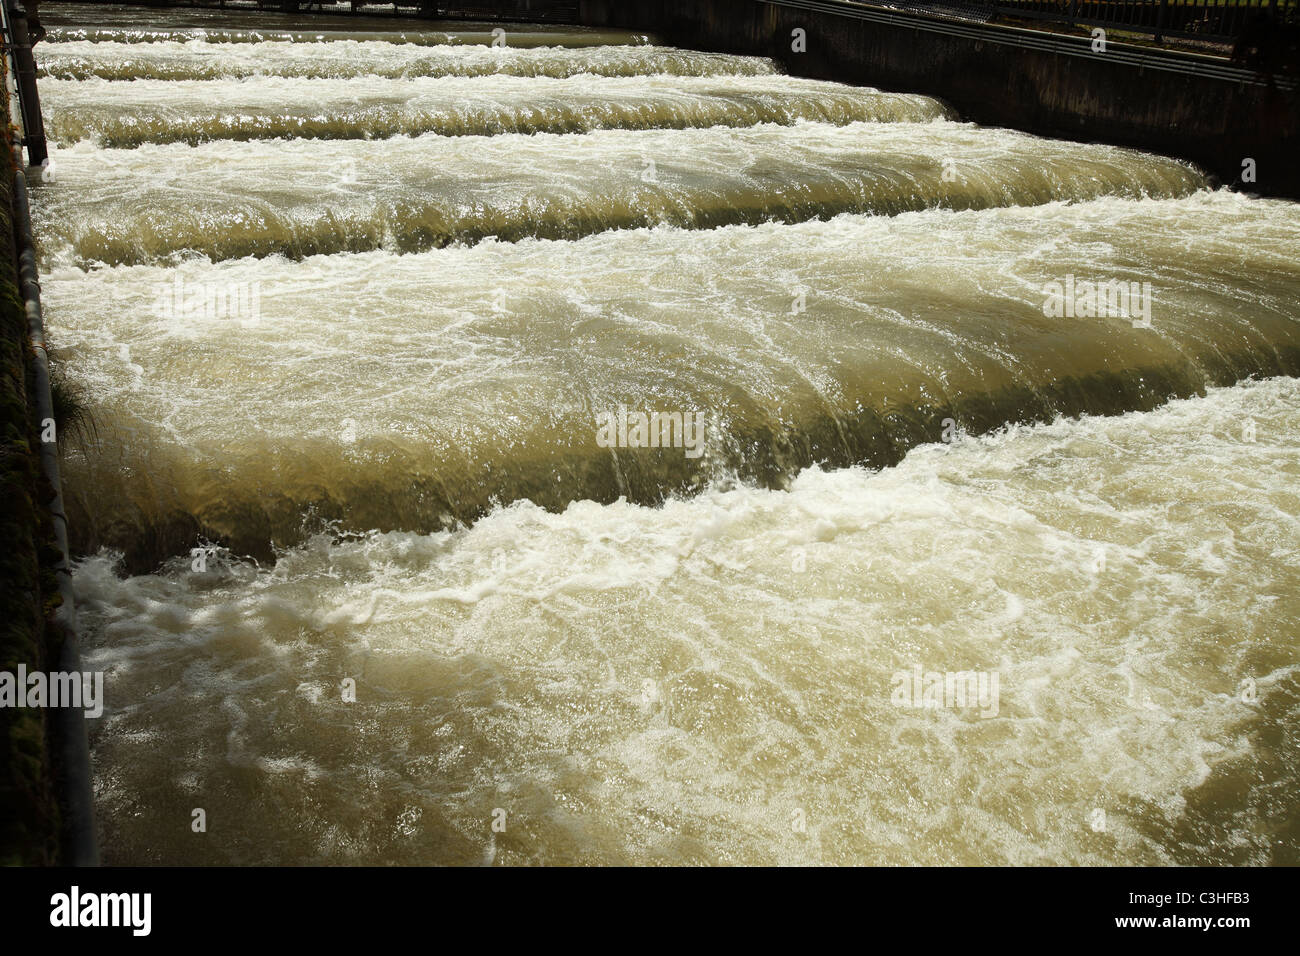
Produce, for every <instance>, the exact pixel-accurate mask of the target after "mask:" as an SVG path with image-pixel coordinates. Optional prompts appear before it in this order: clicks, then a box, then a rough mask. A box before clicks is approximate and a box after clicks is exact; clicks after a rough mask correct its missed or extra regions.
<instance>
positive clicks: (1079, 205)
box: [35, 9, 1300, 864]
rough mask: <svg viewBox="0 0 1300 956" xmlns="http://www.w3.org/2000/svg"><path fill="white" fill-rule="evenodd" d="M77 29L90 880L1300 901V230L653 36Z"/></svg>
mask: <svg viewBox="0 0 1300 956" xmlns="http://www.w3.org/2000/svg"><path fill="white" fill-rule="evenodd" d="M73 16H74V20H75V22H71V23H64V24H59V23H55V24H53V26H54V29H53V30H52V31H51V36H52V40H53V42H49V43H47V44H43V45H42V48H39V50H38V52H40V53H41V60H42V62H41V69H42V73H43V79H42V80H41V83H42V93H43V98H44V103H43V105H44V107H45V110H46V116H47V129H48V131H49V133H50V135H51V138H52V139H53V141H54V146H55V149H54V163H53V168H52V169H51V170H50V171H48V173H47V177H46V178H47V179H48V180H49V181H48V182H45V183H42V184H41V185H40V187H39V189H37V190H36V206H37V208H36V210H35V218H36V230H37V233H38V237H39V242H40V246H41V256H42V262H43V269H44V275H43V278H42V285H43V290H44V301H45V306H46V313H47V321H48V324H49V326H50V331H51V337H52V339H53V341H54V344H55V346H56V348H57V350H58V359H59V362H58V364H59V366H60V368H61V369H62V370H63V372H64V374H65V375H66V376H67V377H68V378H69V379H70V380H71V382H72V383H73V385H74V386H75V387H77V388H79V389H80V390H81V391H82V393H83V395H84V396H85V398H86V401H87V404H88V406H89V408H90V412H91V416H92V421H93V427H88V428H86V429H83V431H82V433H81V434H78V435H73V436H70V437H65V439H64V442H63V446H64V471H65V482H66V486H67V487H66V494H67V499H68V505H69V509H70V517H71V521H72V528H73V532H74V537H75V538H76V545H77V547H78V549H79V550H80V551H81V552H82V553H83V554H85V555H86V558H85V559H84V560H83V562H82V563H81V565H80V568H79V571H78V573H77V575H76V586H77V592H78V601H79V609H80V614H81V625H82V628H83V631H84V632H85V634H86V639H87V642H88V644H89V645H90V648H91V650H90V652H89V656H90V661H91V663H92V664H93V665H94V666H95V667H97V668H102V669H104V670H105V671H106V672H107V675H108V677H107V688H108V707H107V710H106V713H105V716H104V717H103V718H102V719H101V720H100V721H99V722H98V723H97V725H95V730H94V732H93V741H92V742H93V756H94V761H95V769H96V777H97V785H96V788H97V801H98V813H99V824H100V829H101V837H102V841H103V854H104V856H105V858H106V859H107V860H108V861H111V862H121V863H171V864H175V863H188V862H199V863H250V862H265V863H270V862H340V863H348V862H356V863H360V862H368V863H382V862H398V863H435V862H436V863H494V862H495V863H523V862H537V863H575V862H638V863H641V862H656V863H698V862H708V863H863V862H865V863H1144V864H1174V863H1176V864H1185V863H1279V862H1292V863H1294V862H1300V854H1297V846H1298V841H1297V833H1296V832H1295V827H1296V824H1295V820H1296V818H1297V814H1296V812H1295V809H1296V806H1295V796H1294V795H1295V792H1296V787H1297V784H1298V783H1300V778H1298V777H1297V772H1296V770H1295V761H1294V754H1295V747H1296V743H1297V740H1296V733H1297V729H1296V728H1297V724H1296V718H1297V717H1298V716H1300V675H1298V674H1297V671H1296V665H1295V661H1296V651H1297V649H1300V643H1298V642H1300V630H1298V628H1297V625H1300V549H1298V548H1297V540H1298V532H1300V491H1298V490H1297V489H1300V482H1298V481H1297V478H1300V443H1297V440H1296V437H1295V436H1296V424H1297V421H1298V420H1300V385H1298V384H1297V379H1296V378H1294V377H1291V376H1295V375H1297V373H1300V322H1298V320H1300V316H1298V315H1297V302H1298V301H1300V213H1298V212H1297V210H1296V207H1295V206H1294V205H1293V204H1290V203H1286V202H1280V201H1266V200H1261V199H1257V198H1251V197H1246V196H1242V195H1239V194H1235V193H1231V192H1227V191H1223V190H1216V189H1214V188H1213V187H1212V184H1211V183H1209V182H1208V181H1207V180H1206V179H1205V178H1204V177H1203V176H1202V175H1201V174H1200V173H1199V172H1198V171H1197V170H1195V169H1193V168H1192V167H1190V166H1188V165H1186V164H1183V163H1180V162H1177V161H1175V160H1171V159H1166V158H1161V157H1156V156H1151V155H1146V154H1142V153H1138V152H1134V151H1129V150H1121V149H1116V148H1111V147H1105V146H1099V145H1082V144H1074V143H1065V142H1058V141H1052V140H1044V139H1041V138H1036V137H1032V136H1028V135H1025V134H1020V133H1015V132H1010V131H1003V130H992V129H982V128H979V127H976V126H973V125H971V124H968V123H965V122H962V121H961V118H960V117H958V116H955V115H954V114H953V113H952V112H951V111H950V110H949V109H948V108H947V107H946V106H945V105H944V104H942V103H940V102H938V101H936V100H932V99H929V98H926V97H921V96H915V95H905V94H895V93H888V92H885V91H879V90H872V89H863V88H853V87H846V86H842V85H838V84H833V83H825V82H820V81H811V80H801V79H797V78H793V77H788V76H784V75H782V74H781V73H780V72H779V70H778V69H777V68H776V66H775V65H774V64H772V63H770V62H768V61H763V60H755V59H748V58H743V57H728V56H719V55H714V54H701V53H695V52H692V51H686V50H675V49H670V48H666V47H663V46H657V45H655V44H654V43H653V42H651V38H646V37H631V36H626V35H624V36H618V35H613V34H607V33H599V32H592V31H582V32H573V31H566V30H561V29H559V28H541V27H528V28H519V29H516V28H513V27H510V28H509V29H507V31H506V37H507V41H508V42H507V45H506V46H505V47H504V48H501V47H495V48H494V47H491V46H489V45H488V44H489V43H490V42H491V34H490V32H489V31H490V30H491V26H490V25H478V26H470V27H467V28H460V27H457V26H454V25H452V26H448V25H436V26H435V27H433V28H432V31H431V32H428V33H422V32H420V31H419V30H417V29H416V28H415V27H411V26H410V25H409V24H408V25H407V26H404V27H401V28H400V29H393V28H392V27H393V24H392V23H382V22H374V23H372V22H365V23H363V22H360V21H357V22H356V23H355V24H354V25H353V28H352V29H351V30H350V31H349V30H348V28H347V21H339V20H328V21H324V22H325V23H327V24H329V27H328V29H325V30H321V31H318V32H316V33H312V32H311V21H310V20H294V19H292V18H266V19H254V18H252V17H247V18H246V22H244V23H242V24H241V23H240V22H239V21H238V20H237V19H235V20H234V22H233V23H232V21H231V20H229V19H228V20H227V21H225V22H224V24H222V23H218V22H215V21H213V19H212V18H213V16H214V14H213V12H211V11H208V12H204V11H192V12H187V13H185V14H184V15H176V14H173V15H172V16H181V19H177V20H175V21H174V22H172V23H170V24H169V25H160V24H155V23H152V22H147V21H143V20H142V21H139V22H135V21H131V20H126V21H123V22H121V23H117V24H111V23H105V22H101V21H100V20H97V19H96V16H95V14H94V13H93V12H90V11H85V10H83V11H80V12H79V13H78V12H77V11H76V10H75V9H74V13H73ZM340 23H342V26H340ZM444 27H445V28H446V29H445V30H444ZM290 36H294V37H296V38H297V39H296V40H295V41H292V42H291V41H290V40H289V39H288V37H290ZM516 37H526V39H525V40H524V42H520V43H516V42H515V39H516ZM302 40H310V41H311V42H298V41H302ZM1119 282H1122V283H1124V285H1123V287H1122V289H1123V290H1124V296H1125V298H1124V299H1123V303H1124V306H1123V308H1121V309H1119V310H1118V311H1117V310H1116V308H1114V304H1115V302H1116V301H1117V300H1115V299H1114V295H1115V288H1118V287H1117V286H1116V287H1114V288H1111V295H1112V299H1111V302H1110V305H1109V306H1108V305H1107V300H1106V296H1105V295H1104V294H1103V295H1102V296H1101V297H1100V299H1099V300H1097V301H1099V303H1100V304H1099V305H1098V306H1097V307H1095V308H1092V307H1089V306H1088V305H1087V301H1090V300H1086V297H1084V295H1085V294H1084V292H1083V291H1082V290H1085V289H1088V288H1092V287H1095V286H1103V287H1107V286H1106V284H1108V283H1119ZM1053 289H1069V290H1070V292H1069V294H1068V296H1069V297H1070V301H1069V303H1068V307H1066V308H1062V307H1059V303H1058V307H1056V308H1054V307H1053V304H1052V291H1051V290H1053ZM1130 291H1131V293H1132V294H1131V297H1130V296H1129V292H1130ZM1075 295H1078V296H1080V298H1078V299H1077V300H1076V299H1075V298H1074V296H1075ZM620 410H621V411H620ZM629 410H630V411H631V412H632V413H634V414H635V413H636V412H638V411H640V412H646V413H650V412H652V411H664V412H671V413H676V414H677V415H678V416H679V418H682V417H684V420H685V421H690V420H692V419H694V420H696V421H698V422H699V423H700V431H699V432H698V434H697V435H696V437H698V438H699V439H700V441H699V442H698V446H695V447H693V446H691V445H690V444H689V443H686V444H685V447H653V448H651V447H640V448H636V447H631V448H629V447H609V445H610V442H609V441H606V440H603V439H602V437H601V435H602V433H601V430H600V428H599V427H598V423H599V422H600V421H601V416H603V415H605V414H607V413H613V412H616V411H617V412H619V413H620V414H622V413H624V412H627V411H629ZM681 434H682V432H680V431H679V433H678V435H679V437H680V435H681ZM606 437H608V436H606ZM615 444H616V445H617V444H618V443H617V442H615ZM194 549H198V550H197V551H195V550H194ZM914 669H916V670H919V672H921V673H922V674H924V673H929V672H939V673H944V672H977V673H980V674H985V675H987V674H990V673H991V674H994V675H996V677H997V679H998V681H999V685H998V686H999V687H1000V698H998V699H996V701H995V703H994V705H993V706H991V707H984V709H983V710H981V709H979V708H976V707H973V706H954V707H943V708H937V709H936V708H930V709H914V708H910V707H908V706H905V705H900V702H899V701H898V700H897V699H896V688H895V686H894V683H895V675H896V674H898V673H900V672H903V673H911V672H912V671H913V670H914ZM353 685H354V686H355V700H352V699H351V694H352V688H353ZM195 807H203V808H204V809H205V810H206V812H207V818H208V821H209V832H208V833H207V834H195V833H193V832H192V830H191V828H190V823H191V811H192V809H193V808H195ZM494 821H497V822H498V824H500V822H501V821H505V823H504V830H501V827H500V825H498V826H497V827H495V828H494V826H493V823H494ZM218 833H219V837H218V836H217V835H216V834H218Z"/></svg>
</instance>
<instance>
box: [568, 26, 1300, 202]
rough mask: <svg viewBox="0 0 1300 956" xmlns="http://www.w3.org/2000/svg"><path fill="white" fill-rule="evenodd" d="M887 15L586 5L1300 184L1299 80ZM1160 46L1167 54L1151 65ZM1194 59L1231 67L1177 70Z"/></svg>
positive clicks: (1262, 181) (1294, 189) (964, 106)
mask: <svg viewBox="0 0 1300 956" xmlns="http://www.w3.org/2000/svg"><path fill="white" fill-rule="evenodd" d="M877 15H878V16H882V17H883V18H887V19H888V20H889V22H872V21H866V20H861V19H852V18H850V17H846V16H841V15H837V14H833V13H828V12H817V11H810V10H800V9H792V8H790V7H784V6H779V5H775V4H771V3H763V2H759V0H582V2H581V5H580V14H579V17H580V20H581V22H582V23H584V24H587V25H591V26H618V27H625V28H630V29H635V30H641V31H646V32H653V33H657V34H658V35H659V36H660V37H661V38H662V39H663V40H664V41H665V42H668V43H672V44H678V45H682V46H690V47H696V48H699V49H706V50H717V51H726V52H735V53H749V54H756V55H762V56H770V57H773V58H775V59H777V60H778V61H780V62H781V63H782V64H783V65H784V66H785V68H786V69H787V70H788V71H789V72H790V73H792V74H795V75H798V76H810V77H820V78H824V79H833V80H839V81H841V82H845V83H858V84H866V85H871V86H879V87H881V88H883V89H887V90H895V91H900V92H916V93H927V94H929V95H931V96H936V97H939V98H941V99H943V100H946V101H947V102H949V103H951V104H952V105H953V106H954V107H956V108H957V109H958V110H959V111H960V112H961V114H962V116H963V117H964V118H965V119H968V120H972V121H974V122H977V123H982V124H985V125H990V126H1006V127H1012V128H1015V129H1021V130H1025V131H1027V132H1031V133H1037V134H1041V135H1044V136H1053V137H1061V138H1067V139H1075V140H1080V141H1089V142H1105V143H1113V144H1117V145H1123V146H1134V147H1138V148H1141V149H1146V150H1150V151H1152V152H1157V153H1164V154H1167V155H1170V156H1177V157H1181V158H1184V159H1189V160H1191V161H1193V162H1195V163H1197V164H1198V165H1200V166H1201V167H1202V168H1203V169H1204V170H1206V171H1207V172H1209V173H1211V174H1212V175H1214V176H1216V177H1218V178H1219V179H1220V180H1222V181H1223V182H1225V183H1234V182H1237V181H1238V180H1239V178H1240V177H1241V174H1242V168H1243V160H1245V159H1246V158H1251V159H1254V160H1255V164H1256V172H1257V182H1255V183H1254V184H1245V185H1244V187H1243V188H1246V189H1248V190H1250V191H1254V192H1260V193H1264V194H1269V195H1279V196H1287V197H1290V198H1300V161H1298V160H1300V135H1298V134H1300V122H1298V121H1297V117H1298V109H1297V107H1298V96H1297V93H1296V92H1295V91H1294V90H1291V91H1283V90H1280V89H1277V88H1274V87H1272V86H1270V85H1269V84H1268V83H1267V82H1256V79H1257V78H1256V77H1254V75H1252V74H1246V73H1245V72H1244V71H1238V70H1233V69H1231V68H1225V67H1224V65H1223V61H1222V60H1218V61H1214V60H1211V59H1209V58H1204V57H1198V56H1194V55H1188V54H1175V53H1165V52H1160V51H1152V50H1150V49H1143V50H1141V51H1139V50H1137V48H1131V47H1130V48H1125V47H1124V46H1123V45H1121V44H1115V43H1110V44H1109V52H1108V53H1107V54H1098V55H1094V54H1093V53H1092V51H1091V49H1090V47H1089V43H1088V41H1087V40H1085V39H1076V38H1066V37H1046V36H1044V35H1043V34H1041V33H1036V32H1030V31H1023V30H1016V29H1011V28H1006V27H982V26H976V25H958V24H951V23H945V22H943V21H936V20H932V19H929V18H925V17H920V16H913V15H909V14H903V13H889V14H877ZM796 28H802V29H804V30H806V31H807V52H806V53H795V52H793V51H792V50H791V31H793V30H794V29H796ZM945 30H946V31H949V32H943V31H945ZM952 31H964V32H966V33H969V34H977V36H963V35H952ZM1024 44H1037V45H1039V46H1049V45H1055V46H1056V47H1057V49H1056V50H1055V51H1053V50H1048V49H1030V48H1026V47H1025V45H1024ZM1061 49H1066V50H1069V51H1070V52H1067V53H1063V52H1061ZM1141 60H1145V61H1146V63H1145V64H1143V63H1142V62H1135V61H1141ZM1152 60H1158V61H1159V63H1160V65H1161V66H1164V67H1167V68H1152V66H1151V65H1150V63H1151V61H1152ZM1181 68H1189V69H1193V70H1195V69H1203V70H1207V71H1208V70H1211V69H1213V70H1214V71H1217V72H1219V73H1222V74H1227V78H1216V77H1208V76H1197V75H1189V74H1187V73H1183V72H1176V70H1178V69H1181ZM1243 77H1248V79H1247V81H1245V82H1243V81H1242V78H1243Z"/></svg>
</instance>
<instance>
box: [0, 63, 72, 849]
mask: <svg viewBox="0 0 1300 956" xmlns="http://www.w3.org/2000/svg"><path fill="white" fill-rule="evenodd" d="M6 100H7V97H6V93H5V87H4V84H3V83H0V115H5V116H8V115H9V114H8V103H7V101H6ZM0 139H2V142H0V156H4V157H6V160H5V163H4V169H3V172H0V483H2V484H3V489H2V490H0V539H2V540H3V541H4V548H3V550H0V672H6V673H10V674H13V673H17V670H18V667H19V665H24V666H25V667H26V668H27V669H28V670H47V669H49V668H47V667H46V663H47V662H48V661H49V660H51V659H54V657H55V655H54V653H53V648H51V647H50V646H49V641H48V640H47V633H49V632H50V630H51V629H49V628H47V624H48V623H49V622H50V620H51V619H52V617H53V614H54V611H55V609H56V607H57V605H58V593H59V592H58V586H57V582H56V581H55V579H54V573H53V563H54V561H55V560H56V559H57V555H58V549H57V547H56V545H55V542H54V533H53V527H52V524H51V521H50V517H49V512H48V510H47V509H46V508H45V507H44V502H45V501H46V500H47V499H48V498H49V491H50V489H49V486H48V485H47V484H46V483H45V481H44V479H43V475H42V473H41V467H40V457H39V454H38V452H37V449H38V448H39V445H38V441H39V436H38V434H37V431H36V423H35V421H34V420H33V417H32V414H31V412H30V402H29V394H30V391H31V388H32V385H33V382H32V381H31V377H30V374H29V363H28V361H27V356H28V349H29V343H28V336H27V317H26V314H25V311H24V308H23V301H22V297H21V295H20V294H19V291H18V273H17V268H16V256H15V251H14V223H13V182H14V169H13V164H12V160H10V159H8V157H11V156H12V155H13V151H12V148H11V137H10V127H9V126H8V125H6V127H5V132H4V135H3V137H0ZM48 713H49V712H48V711H46V710H42V709H36V708H18V707H12V706H6V707H0V864H4V865H15V864H18V865H40V864H50V863H55V862H58V861H59V860H60V851H59V838H58V833H59V813H58V809H57V803H58V801H57V799H56V797H55V792H56V785H55V769H54V760H53V757H52V747H51V743H50V734H49V728H48V726H47V715H48Z"/></svg>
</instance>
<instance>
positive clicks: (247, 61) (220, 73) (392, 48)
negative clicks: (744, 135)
mask: <svg viewBox="0 0 1300 956" xmlns="http://www.w3.org/2000/svg"><path fill="white" fill-rule="evenodd" d="M41 53H42V56H41V60H40V63H39V64H38V67H39V69H40V71H41V74H42V75H43V76H48V77H50V78H53V79H63V80H87V79H94V78H99V79H104V80H223V79H251V78H254V77H268V76H282V77H299V78H303V79H347V78H358V77H363V76H379V77H387V78H391V79H409V78H413V77H421V76H489V75H492V74H497V73H504V74H511V75H514V76H549V77H554V78H557V79H558V78H564V77H569V76H578V75H579V74H583V73H587V74H592V75H595V76H641V75H647V74H655V73H664V74H670V75H673V76H724V75H736V76H763V75H768V74H774V73H778V72H779V71H778V69H777V67H776V65H775V64H774V63H773V62H772V61H771V60H765V59H760V58H758V57H750V56H733V55H730V54H725V53H700V52H696V51H694V50H679V49H676V48H675V47H662V46H631V45H628V46H594V47H593V46H585V47H577V48H564V47H554V46H546V47H516V46H505V47H492V46H483V45H479V44H462V45H452V46H436V47H432V48H430V47H425V46H417V45H414V44H401V43H388V42H384V41H356V40H336V41H334V42H332V43H327V44H311V43H308V44H303V43H259V44H251V43H221V44H216V43H196V42H188V43H178V42H175V41H162V42H158V43H149V44H136V43H133V44H123V43H81V42H66V43H57V44H52V45H47V48H45V49H43V50H42V51H41Z"/></svg>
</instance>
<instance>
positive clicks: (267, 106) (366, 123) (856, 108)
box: [43, 74, 949, 147]
mask: <svg viewBox="0 0 1300 956" xmlns="http://www.w3.org/2000/svg"><path fill="white" fill-rule="evenodd" d="M43 86H44V89H45V95H46V97H47V99H46V102H47V103H49V104H51V105H49V106H47V107H46V118H45V125H46V131H47V133H48V135H49V137H50V139H51V140H52V141H53V142H55V143H57V144H62V145H72V144H74V143H77V142H78V141H81V140H89V141H92V142H94V143H96V144H98V145H101V146H106V147H132V146H139V145H140V144H142V143H174V142H182V143H189V144H191V145H194V144H198V143H204V142H208V141H211V140H226V139H231V140H250V139H281V138H286V137H296V138H308V139H362V138H364V139H372V138H382V137H389V136H396V135H400V134H407V135H413V134H419V133H427V132H434V133H440V134H443V135H447V136H489V135H494V134H500V133H582V132H588V131H591V130H599V129H609V128H621V129H677V128H684V127H703V128H707V127H714V126H736V127H745V126H753V125H755V124H760V123H780V124H785V125H790V124H794V123H796V122H799V121H801V120H806V121H820V122H829V123H836V124H847V123H853V122H861V121H882V122H894V121H903V120H911V121H924V120H930V119H935V118H938V117H942V116H947V115H949V112H948V110H947V109H946V108H945V107H944V106H943V105H942V104H940V103H939V102H938V101H937V100H934V99H931V98H930V97H926V96H917V95H906V94H897V93H882V92H880V91H878V90H872V89H862V88H859V87H852V86H843V85H841V84H838V83H826V82H823V81H820V80H803V79H796V78H793V77H788V76H780V75H770V76H749V77H736V76H704V77H678V76H669V75H655V76H635V77H597V76H588V75H582V76H574V77H569V78H566V79H552V78H549V77H519V76H510V75H505V74H498V75H493V76H490V77H469V78H464V77H436V78H430V77H420V78H416V79H410V80H386V79H380V78H376V77H367V78H365V79H364V80H353V79H348V80H303V79H285V78H280V77H270V78H266V79H261V80H258V81H257V82H255V83H250V82H247V81H243V80H207V81H161V80H138V81H135V82H131V83H116V82H110V81H106V80H80V81H74V80H46V81H45V83H44V84H43Z"/></svg>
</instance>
